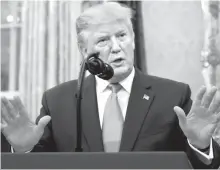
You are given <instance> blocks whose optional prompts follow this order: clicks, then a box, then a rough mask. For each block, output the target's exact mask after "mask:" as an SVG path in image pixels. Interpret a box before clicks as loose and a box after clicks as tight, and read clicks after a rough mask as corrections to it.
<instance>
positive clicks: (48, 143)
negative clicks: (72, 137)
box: [31, 92, 57, 152]
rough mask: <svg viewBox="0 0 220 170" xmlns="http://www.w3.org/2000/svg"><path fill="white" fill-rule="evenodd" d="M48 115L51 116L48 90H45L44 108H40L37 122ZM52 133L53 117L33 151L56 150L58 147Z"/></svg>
mask: <svg viewBox="0 0 220 170" xmlns="http://www.w3.org/2000/svg"><path fill="white" fill-rule="evenodd" d="M46 115H49V116H50V112H49V109H48V106H47V99H46V92H44V94H43V97H42V108H41V110H40V115H39V116H38V117H37V119H36V124H38V122H39V120H40V119H41V118H42V117H43V116H46ZM52 134H53V132H52V119H51V120H50V122H49V123H48V124H47V126H46V127H45V129H44V133H43V136H42V137H41V139H40V141H39V142H38V144H37V145H35V147H34V148H33V150H32V151H31V152H56V151H57V149H56V145H55V142H54V139H53V135H52Z"/></svg>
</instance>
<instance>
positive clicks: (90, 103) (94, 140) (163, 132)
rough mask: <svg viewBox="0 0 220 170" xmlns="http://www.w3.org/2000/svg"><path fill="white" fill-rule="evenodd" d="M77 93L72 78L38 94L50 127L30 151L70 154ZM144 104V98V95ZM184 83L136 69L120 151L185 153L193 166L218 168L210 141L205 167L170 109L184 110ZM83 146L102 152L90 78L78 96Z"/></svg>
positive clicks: (188, 103)
mask: <svg viewBox="0 0 220 170" xmlns="http://www.w3.org/2000/svg"><path fill="white" fill-rule="evenodd" d="M76 90H77V81H76V80H73V81H70V82H67V83H63V84H61V85H59V86H56V87H54V88H52V89H50V90H48V91H46V92H45V93H44V95H43V99H42V105H43V107H42V109H41V113H40V116H39V117H38V118H37V122H38V121H39V119H40V118H41V117H42V116H45V115H50V116H51V117H52V119H51V121H50V123H49V124H48V126H47V127H46V128H45V132H44V135H43V137H42V139H41V140H40V142H39V143H38V144H37V145H36V146H35V148H34V150H33V151H36V152H41V151H42V152H45V151H50V152H53V151H54V152H74V149H75V147H76V97H75V95H76ZM145 94H146V95H147V96H149V100H146V99H143V96H144V95H145ZM190 95H191V92H190V88H189V86H188V85H186V84H183V83H179V82H175V81H171V80H167V79H162V78H158V77H154V76H146V75H144V74H143V73H141V72H140V71H138V70H136V73H135V77H134V81H133V85H132V90H131V95H130V98H129V103H128V108H127V113H126V118H125V122H124V129H123V134H122V139H121V146H120V151H186V152H187V155H188V157H189V159H190V160H191V163H192V165H193V166H194V167H195V168H211V167H217V166H218V165H217V164H219V163H218V162H220V161H219V157H218V156H219V152H220V149H219V147H218V145H217V144H216V142H215V141H213V146H214V151H215V153H214V155H215V158H216V159H215V160H214V161H213V163H212V165H210V166H206V165H204V164H203V163H201V162H200V161H199V160H198V159H197V157H196V156H195V154H194V152H193V151H192V149H190V147H189V146H188V144H187V141H186V138H185V136H184V135H183V133H182V131H181V129H180V127H179V124H178V118H177V116H176V114H175V112H174V111H173V107H174V106H180V107H181V108H183V109H184V111H185V112H186V113H188V112H189V110H190V107H191V104H192V101H191V99H190ZM81 113H82V129H83V136H82V146H83V151H85V152H103V151H104V148H103V142H102V130H101V128H100V123H99V114H98V106H97V99H96V86H95V78H94V76H89V77H87V78H86V80H85V82H84V89H83V94H82V112H81Z"/></svg>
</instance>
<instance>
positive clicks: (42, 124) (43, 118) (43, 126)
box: [38, 116, 51, 130]
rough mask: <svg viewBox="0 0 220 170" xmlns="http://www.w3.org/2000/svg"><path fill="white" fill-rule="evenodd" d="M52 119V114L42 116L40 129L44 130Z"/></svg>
mask: <svg viewBox="0 0 220 170" xmlns="http://www.w3.org/2000/svg"><path fill="white" fill-rule="evenodd" d="M50 120H51V117H50V116H44V117H42V118H41V119H40V120H39V122H38V128H39V130H44V128H45V126H46V125H47V124H48V123H49V121H50Z"/></svg>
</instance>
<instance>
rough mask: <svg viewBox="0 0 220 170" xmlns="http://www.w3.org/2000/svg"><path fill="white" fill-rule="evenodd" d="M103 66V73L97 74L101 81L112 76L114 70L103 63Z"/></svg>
mask: <svg viewBox="0 0 220 170" xmlns="http://www.w3.org/2000/svg"><path fill="white" fill-rule="evenodd" d="M104 64H105V69H104V71H103V72H102V73H100V74H98V75H97V76H98V77H100V78H101V79H104V80H109V79H111V78H112V77H113V76H114V70H113V68H112V67H111V66H110V65H108V64H106V63H104Z"/></svg>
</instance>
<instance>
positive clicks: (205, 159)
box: [187, 138, 214, 165]
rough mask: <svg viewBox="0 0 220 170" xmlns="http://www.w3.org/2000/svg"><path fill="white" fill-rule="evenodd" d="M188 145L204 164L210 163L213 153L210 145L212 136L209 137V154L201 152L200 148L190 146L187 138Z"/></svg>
mask: <svg viewBox="0 0 220 170" xmlns="http://www.w3.org/2000/svg"><path fill="white" fill-rule="evenodd" d="M187 141H188V144H189V146H190V147H191V148H192V149H193V150H194V151H195V153H196V155H197V156H198V158H199V159H200V160H201V161H202V162H203V163H204V164H206V165H209V164H211V163H212V159H213V158H214V155H213V147H212V138H211V139H210V148H209V152H208V153H209V154H208V155H207V154H206V153H204V152H201V151H200V150H198V149H196V148H195V147H194V146H192V145H191V144H190V142H189V140H188V139H187Z"/></svg>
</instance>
